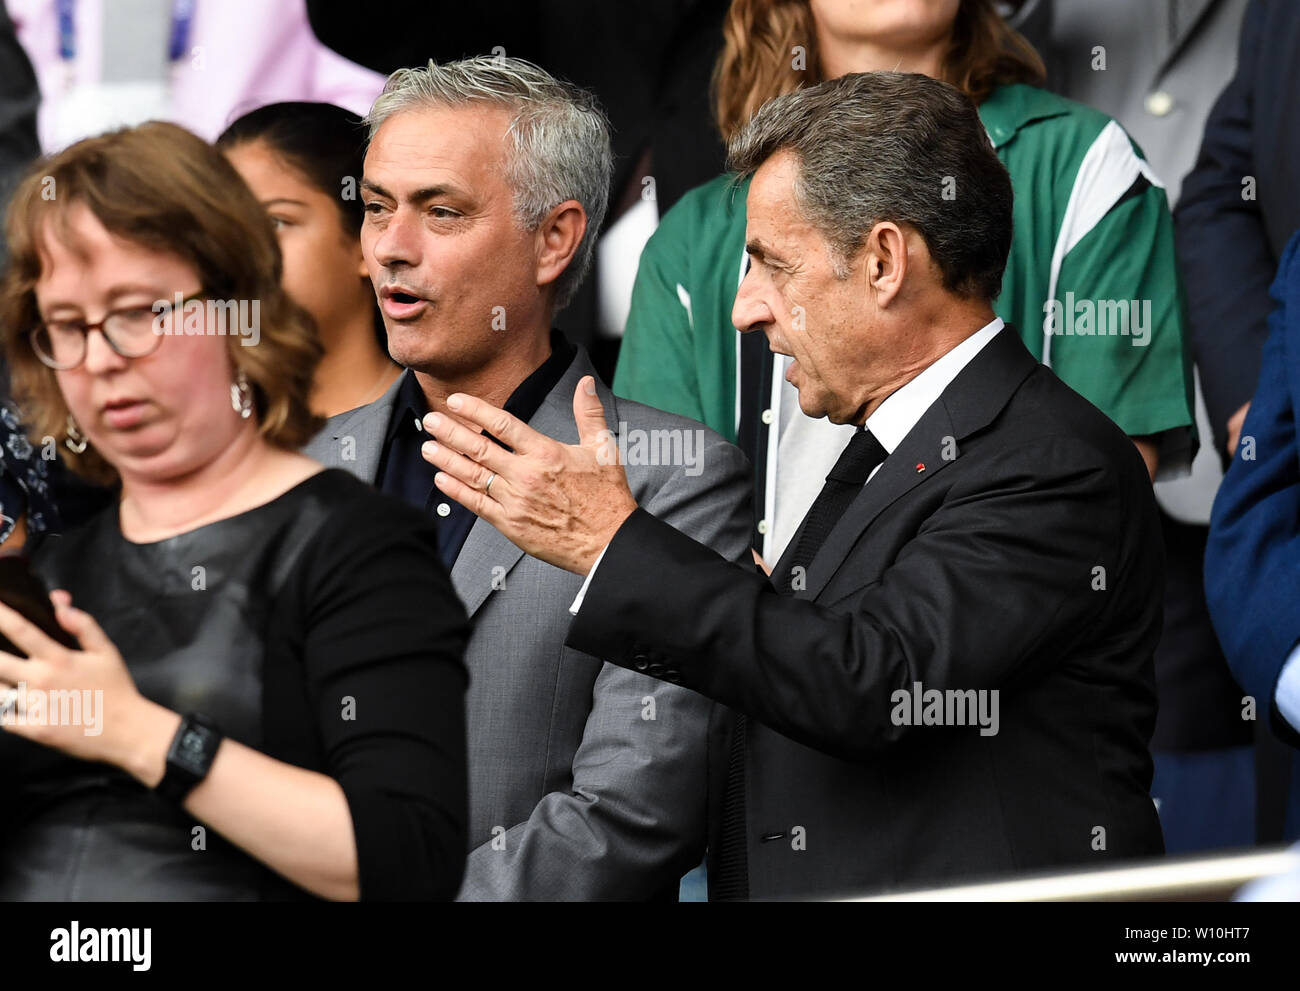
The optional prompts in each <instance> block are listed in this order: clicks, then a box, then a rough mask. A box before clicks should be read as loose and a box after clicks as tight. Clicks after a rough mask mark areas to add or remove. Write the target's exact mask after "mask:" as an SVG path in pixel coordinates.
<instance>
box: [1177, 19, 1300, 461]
mask: <svg viewBox="0 0 1300 991" xmlns="http://www.w3.org/2000/svg"><path fill="white" fill-rule="evenodd" d="M1264 14H1265V8H1264V7H1263V5H1262V4H1260V3H1259V2H1258V0H1252V2H1251V5H1250V6H1249V7H1248V8H1247V10H1246V15H1245V18H1244V20H1243V21H1242V28H1241V42H1240V52H1239V55H1238V59H1237V73H1236V75H1235V76H1234V77H1233V78H1232V80H1231V81H1230V82H1229V83H1228V86H1227V88H1225V89H1224V91H1223V93H1222V95H1220V97H1219V99H1218V101H1217V102H1216V103H1215V105H1214V109H1213V110H1211V111H1210V116H1209V119H1208V120H1207V121H1206V124H1205V137H1204V139H1203V140H1202V143H1201V150H1200V153H1199V154H1198V156H1197V160H1196V166H1195V167H1194V168H1193V169H1192V171H1191V172H1190V173H1188V175H1187V178H1186V179H1184V180H1183V186H1182V195H1181V196H1180V198H1179V201H1178V206H1177V209H1176V210H1175V211H1174V221H1175V227H1176V235H1177V244H1178V255H1179V259H1180V262H1181V264H1182V268H1183V279H1184V282H1185V285H1186V289H1187V302H1188V320H1189V324H1190V327H1191V343H1192V350H1193V354H1194V356H1195V359H1196V366H1197V368H1198V369H1199V370H1200V373H1201V389H1202V391H1203V392H1204V394H1205V405H1206V409H1207V410H1208V412H1209V414H1210V422H1211V424H1212V425H1213V427H1214V432H1215V440H1216V444H1215V448H1216V450H1219V451H1223V449H1224V446H1225V444H1226V438H1227V422H1228V420H1229V419H1230V418H1231V417H1232V414H1233V413H1235V412H1236V411H1237V410H1238V409H1240V408H1241V406H1242V404H1243V403H1246V402H1247V401H1249V399H1250V395H1251V392H1252V390H1253V389H1254V387H1255V380H1256V378H1257V376H1258V375H1259V368H1260V364H1259V361H1260V351H1261V350H1262V348H1263V345H1264V341H1265V339H1266V338H1267V336H1268V312H1269V309H1270V304H1269V301H1268V284H1269V280H1270V279H1271V278H1272V276H1273V271H1274V268H1275V265H1276V259H1275V258H1274V256H1273V251H1272V249H1271V248H1270V247H1269V242H1268V236H1267V234H1266V232H1265V229H1264V222H1263V218H1262V216H1261V214H1260V204H1259V200H1258V199H1257V198H1256V196H1255V195H1254V194H1253V191H1252V189H1251V188H1250V186H1251V185H1253V183H1254V182H1255V181H1256V179H1257V177H1258V175H1259V166H1258V163H1256V162H1255V156H1254V118H1255V106H1254V105H1255V100H1256V98H1257V94H1256V93H1255V91H1254V83H1253V79H1254V73H1255V71H1256V67H1257V58H1258V56H1257V52H1258V50H1259V48H1260V45H1261V33H1262V29H1263V23H1264ZM1225 246H1229V247H1228V249H1227V250H1225Z"/></svg>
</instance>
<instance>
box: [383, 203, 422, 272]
mask: <svg viewBox="0 0 1300 991" xmlns="http://www.w3.org/2000/svg"><path fill="white" fill-rule="evenodd" d="M417 227H418V223H417V222H415V218H413V217H411V216H410V215H409V214H408V213H407V212H406V211H404V210H401V209H397V210H394V211H393V215H392V216H391V217H390V218H389V219H388V222H387V223H386V224H385V225H384V228H383V230H381V231H380V232H379V235H378V236H377V237H376V238H375V240H374V242H373V247H372V249H371V250H372V251H373V253H374V256H375V262H376V264H378V265H380V266H382V267H383V268H394V267H399V266H403V265H405V266H411V267H415V266H416V265H418V264H419V262H420V241H419V235H418V230H417Z"/></svg>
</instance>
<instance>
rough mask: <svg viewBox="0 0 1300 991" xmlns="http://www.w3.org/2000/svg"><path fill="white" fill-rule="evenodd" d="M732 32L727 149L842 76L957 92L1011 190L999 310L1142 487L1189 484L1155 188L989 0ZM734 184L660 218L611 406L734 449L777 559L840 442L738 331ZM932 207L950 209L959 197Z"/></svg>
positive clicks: (840, 1) (723, 118) (854, 8)
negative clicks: (809, 88) (1128, 446)
mask: <svg viewBox="0 0 1300 991" xmlns="http://www.w3.org/2000/svg"><path fill="white" fill-rule="evenodd" d="M725 35H726V45H725V47H724V50H723V53H722V55H721V57H720V59H719V62H718V66H717V70H716V73H715V84H716V104H717V106H716V110H717V115H718V119H719V123H720V126H721V129H722V132H723V136H724V137H725V138H727V139H730V137H731V136H732V135H733V134H734V133H735V132H736V130H737V129H738V128H739V127H740V125H741V124H743V123H744V121H745V120H747V119H748V117H749V115H751V114H752V113H753V111H754V110H755V109H756V108H757V107H758V106H760V105H761V104H762V103H763V102H765V101H766V100H768V99H770V98H772V97H774V96H777V95H779V94H781V93H785V92H789V91H791V90H793V89H796V88H798V87H800V86H803V85H814V84H816V83H818V82H820V81H822V80H823V79H829V78H834V77H836V76H839V75H843V74H845V73H847V72H861V71H882V70H884V71H889V70H894V71H910V72H922V73H925V74H926V75H929V76H932V77H935V78H939V79H943V80H945V81H947V82H950V83H952V84H953V85H955V86H957V87H958V88H960V89H962V90H963V91H964V92H965V93H966V94H967V95H968V96H970V97H971V98H972V99H973V100H974V101H975V102H976V103H977V105H978V107H979V111H980V117H981V119H982V121H983V123H984V126H985V129H986V130H987V132H988V135H989V138H990V140H991V141H992V143H993V146H994V148H995V149H996V151H997V154H998V157H999V158H1000V159H1001V160H1002V162H1003V164H1004V165H1005V166H1006V167H1007V170H1008V172H1009V173H1010V174H1011V180H1012V187H1013V190H1014V192H1015V207H1014V223H1015V233H1014V237H1013V241H1012V246H1011V254H1010V258H1009V261H1008V264H1007V269H1006V274H1005V276H1004V278H1003V283H1002V292H1001V294H1000V296H999V297H998V299H997V301H996V303H995V307H994V308H995V311H996V313H997V314H998V316H999V317H1001V318H1002V319H1003V320H1004V321H1006V323H1007V324H1009V325H1011V326H1013V327H1015V328H1016V330H1017V332H1018V333H1019V334H1020V336H1021V338H1022V339H1023V340H1024V341H1025V343H1026V344H1027V345H1028V346H1029V348H1030V350H1031V351H1032V353H1033V354H1034V355H1035V356H1037V357H1039V359H1040V360H1042V361H1043V362H1044V363H1045V364H1048V365H1050V367H1051V368H1052V369H1053V370H1054V371H1055V372H1056V374H1057V375H1058V376H1060V378H1061V379H1062V380H1063V381H1064V382H1065V383H1066V384H1067V385H1069V386H1071V387H1072V388H1073V389H1074V390H1075V391H1076V392H1079V393H1080V394H1081V395H1083V396H1084V397H1085V398H1087V399H1088V400H1089V401H1090V402H1092V403H1093V404H1094V405H1095V406H1097V407H1098V408H1099V409H1100V410H1102V411H1103V412H1104V413H1106V414H1107V415H1108V416H1109V417H1110V418H1111V419H1112V420H1114V421H1115V423H1116V424H1117V425H1118V426H1119V427H1120V428H1121V429H1122V430H1123V431H1124V432H1125V433H1126V434H1128V435H1129V436H1130V437H1131V438H1132V439H1133V441H1134V443H1135V444H1136V445H1137V447H1138V449H1139V450H1140V451H1141V453H1142V455H1143V457H1144V459H1145V460H1146V463H1147V466H1148V470H1149V471H1150V473H1151V475H1152V477H1153V478H1154V477H1157V475H1158V476H1159V477H1160V478H1166V477H1176V476H1177V475H1179V474H1185V473H1186V472H1187V470H1188V468H1189V465H1190V462H1191V458H1192V456H1193V455H1194V453H1195V449H1196V434H1195V427H1194V419H1193V413H1192V396H1193V393H1192V371H1191V360H1190V354H1189V350H1188V347H1187V344H1186V331H1185V328H1184V322H1185V314H1184V303H1183V296H1182V286H1181V284H1180V282H1179V276H1178V270H1177V267H1176V260H1175V255H1174V237H1173V225H1172V220H1171V217H1170V213H1169V208H1168V205H1167V203H1166V198H1165V195H1164V190H1163V186H1162V184H1161V182H1160V180H1159V178H1158V177H1157V176H1156V175H1155V174H1154V173H1153V172H1152V171H1151V169H1150V167H1149V166H1148V165H1147V163H1146V161H1145V160H1144V159H1143V157H1142V154H1141V151H1140V149H1138V148H1137V146H1136V145H1135V144H1134V143H1133V142H1132V141H1131V140H1130V139H1129V137H1128V135H1127V134H1125V132H1124V131H1123V129H1122V128H1120V126H1119V125H1118V124H1117V123H1116V122H1115V121H1113V120H1112V119H1110V118H1109V117H1107V116H1106V115H1105V114H1102V113H1100V112H1098V111H1096V110H1092V109H1091V108H1089V107H1085V106H1083V105H1081V104H1078V103H1074V102H1072V101H1070V100H1067V99H1064V98H1062V97H1059V96H1056V95H1055V94H1052V93H1049V92H1047V91H1046V90H1043V89H1040V88H1038V87H1037V86H1036V85H1034V83H1037V82H1041V81H1042V78H1043V67H1042V62H1041V60H1040V59H1039V58H1038V56H1037V54H1036V53H1035V52H1034V50H1033V48H1032V47H1031V46H1030V45H1029V44H1028V42H1026V41H1025V40H1024V39H1023V38H1022V37H1020V35H1018V34H1017V33H1016V32H1015V31H1014V30H1012V29H1011V28H1010V27H1009V26H1008V25H1007V24H1006V23H1005V21H1003V19H1002V18H1001V16H1000V15H999V14H998V13H997V11H996V10H995V9H994V5H993V3H992V0H937V2H923V0H892V2H890V3H883V2H877V3H874V4H871V3H868V4H865V5H862V4H853V3H850V2H848V0H733V3H732V5H731V8H730V10H729V12H728V15H727V20H726V24H725ZM747 185H748V184H747V183H744V182H741V183H737V182H736V180H735V178H734V177H733V176H730V175H723V176H719V177H718V178H717V179H714V180H713V181H711V182H709V183H706V184H705V185H703V186H700V187H698V188H696V189H694V190H692V191H691V192H690V193H688V194H687V195H686V196H685V197H684V198H683V199H682V200H681V201H680V202H679V203H678V204H677V205H676V206H674V207H673V209H671V210H670V211H669V212H668V213H667V214H666V215H665V216H664V217H663V219H662V222H661V223H660V225H659V228H658V230H657V231H656V232H655V234H654V235H653V236H652V237H651V239H650V241H649V242H648V244H647V245H646V248H645V250H644V252H643V254H642V256H641V261H640V267H639V270H638V274H637V279H636V285H635V288H634V290H633V294H632V305H631V312H630V315H629V318H628V323H627V328H626V331H625V335H624V340H623V345H622V350H621V354H620V358H619V364H618V369H617V373H616V375H615V379H614V391H615V392H616V393H618V394H619V395H622V396H626V397H628V398H630V399H634V400H637V401H639V402H643V403H647V404H649V405H652V406H657V407H659V408H661V409H665V410H669V411H671V412H674V413H679V414H682V415H685V416H689V417H692V418H694V419H697V420H700V421H702V422H704V423H705V424H707V425H708V426H710V427H712V428H713V429H714V430H717V431H718V432H719V433H721V434H723V435H724V436H725V437H727V438H728V439H731V440H733V441H736V442H738V443H740V445H741V446H742V448H744V449H745V450H746V453H748V454H749V456H750V459H751V461H753V463H754V466H755V497H756V499H755V508H756V513H757V515H758V516H759V519H758V525H757V532H756V535H755V544H756V547H757V548H758V550H759V552H760V553H761V555H762V557H763V558H764V559H765V560H766V561H768V562H773V563H774V562H775V561H776V560H777V559H778V558H779V557H780V554H781V552H782V550H783V549H784V547H785V545H786V544H787V543H788V541H789V539H790V537H791V536H793V534H794V532H795V530H796V529H797V528H798V525H799V523H800V521H801V520H802V519H803V517H804V514H805V513H806V512H807V510H808V508H809V506H811V504H812V501H813V500H814V499H815V498H816V495H817V493H818V492H819V491H820V489H821V486H822V483H823V481H824V479H825V476H826V473H827V471H828V470H829V469H830V467H831V466H832V465H833V464H834V463H835V460H836V458H837V457H838V456H839V454H840V452H841V451H842V450H843V448H844V445H845V443H847V440H848V436H849V434H848V433H847V432H846V431H847V430H851V427H848V428H846V427H844V426H837V425H835V424H831V423H829V422H827V421H826V420H812V419H810V418H808V417H806V416H804V415H803V414H802V412H801V411H800V409H799V405H798V397H797V393H796V392H795V390H794V388H793V387H792V386H791V385H790V384H789V383H788V382H785V381H784V373H785V368H786V367H787V365H786V362H787V361H788V359H783V358H782V357H781V356H773V355H772V354H771V353H770V352H768V351H767V347H766V342H765V340H764V339H763V335H761V334H749V335H745V336H744V337H743V338H742V337H741V335H739V334H737V333H736V330H735V327H734V326H733V325H732V322H731V311H732V305H733V302H734V300H735V297H736V291H737V289H738V287H739V285H740V282H741V280H742V279H743V278H744V276H745V273H746V271H747V255H746V251H745V196H746V192H747ZM935 195H936V196H942V197H944V198H946V199H951V200H953V201H954V206H955V208H957V209H960V203H961V190H960V189H958V188H956V187H955V184H954V183H949V182H945V183H944V184H943V187H942V188H940V189H937V190H936V191H935ZM970 236H971V237H979V236H980V232H979V231H978V230H972V231H971V232H970ZM810 332H814V331H813V330H811V329H810Z"/></svg>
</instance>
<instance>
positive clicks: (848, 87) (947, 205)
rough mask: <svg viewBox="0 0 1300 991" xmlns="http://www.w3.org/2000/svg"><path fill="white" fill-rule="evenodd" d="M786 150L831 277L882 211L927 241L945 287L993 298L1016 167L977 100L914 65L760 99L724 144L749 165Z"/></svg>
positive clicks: (751, 168) (731, 158)
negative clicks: (1000, 149) (996, 145)
mask: <svg viewBox="0 0 1300 991" xmlns="http://www.w3.org/2000/svg"><path fill="white" fill-rule="evenodd" d="M786 150H788V151H791V152H793V153H794V155H795V156H796V157H797V159H798V161H799V169H798V173H797V175H796V178H795V181H794V197H795V200H796V206H797V207H798V209H799V210H800V212H801V213H802V214H803V215H804V216H805V217H806V218H807V219H808V221H809V222H810V223H812V224H813V226H814V227H816V228H817V229H818V230H819V231H820V232H821V234H822V235H823V236H824V237H825V238H826V240H827V241H828V242H829V244H830V246H831V249H832V251H831V256H832V261H833V262H834V265H835V271H836V275H837V276H839V277H840V278H847V277H848V275H849V272H850V267H849V263H850V261H851V260H852V259H853V258H854V257H855V256H856V255H857V253H858V251H859V249H860V248H861V247H862V243H863V241H864V239H865V238H866V236H867V235H868V234H869V233H870V232H871V229H872V228H873V227H874V226H875V225H876V224H877V223H879V222H881V221H892V222H894V223H902V224H907V225H909V226H911V227H913V228H915V229H916V230H917V231H918V232H919V233H920V235H921V237H922V238H924V239H925V243H926V247H927V248H928V249H929V251H930V256H931V258H932V259H933V260H934V262H935V264H936V265H937V266H938V268H939V270H940V272H941V273H942V274H943V284H944V287H945V288H946V289H948V290H949V291H950V292H954V293H957V294H959V295H962V296H977V297H980V298H983V299H988V300H992V299H994V298H996V297H997V295H998V293H999V292H1000V291H1001V287H1002V274H1003V271H1004V270H1005V268H1006V264H1007V254H1008V252H1009V251H1010V250H1011V212H1012V193H1011V177H1010V175H1008V174H1007V170H1006V168H1005V167H1004V166H1003V165H1002V163H1001V162H1000V161H999V160H998V157H997V153H996V152H994V150H993V145H992V142H991V141H990V140H989V136H988V133H987V132H986V131H985V130H984V125H983V124H982V123H981V122H980V118H979V113H978V111H977V110H976V108H975V104H974V103H972V102H971V100H970V99H969V97H967V96H966V95H965V94H964V93H962V92H961V91H960V90H958V89H956V88H955V87H953V86H950V85H948V84H947V83H944V82H940V81H939V80H937V79H931V78H930V77H929V76H923V75H919V74H915V73H900V72H862V73H851V74H849V75H847V76H840V77H839V78H837V79H832V80H829V81H828V82H824V83H821V84H820V85H818V86H813V87H809V88H807V89H799V90H795V91H794V92H792V93H786V94H785V95H783V96H778V97H775V98H774V99H771V100H769V101H768V102H767V103H764V104H763V105H762V106H761V107H759V109H758V110H757V112H756V113H755V114H754V116H753V117H752V118H750V120H749V122H748V123H747V124H746V125H745V126H744V127H743V128H742V129H741V130H740V131H739V133H737V134H736V136H735V137H734V138H733V139H732V141H731V144H730V146H729V148H728V156H727V161H728V166H729V167H730V168H731V169H732V170H734V171H736V172H737V173H739V174H740V175H741V176H742V177H743V176H747V175H752V174H753V173H754V172H755V171H757V170H758V168H759V167H760V166H761V165H762V164H763V162H765V161H766V160H767V159H768V158H770V157H772V156H773V155H775V154H776V153H777V152H780V151H786Z"/></svg>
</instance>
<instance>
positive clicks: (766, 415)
mask: <svg viewBox="0 0 1300 991" xmlns="http://www.w3.org/2000/svg"><path fill="white" fill-rule="evenodd" d="M760 419H762V421H763V422H764V423H769V424H770V423H771V422H772V411H771V410H770V409H765V410H763V415H762V416H761V417H760Z"/></svg>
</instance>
